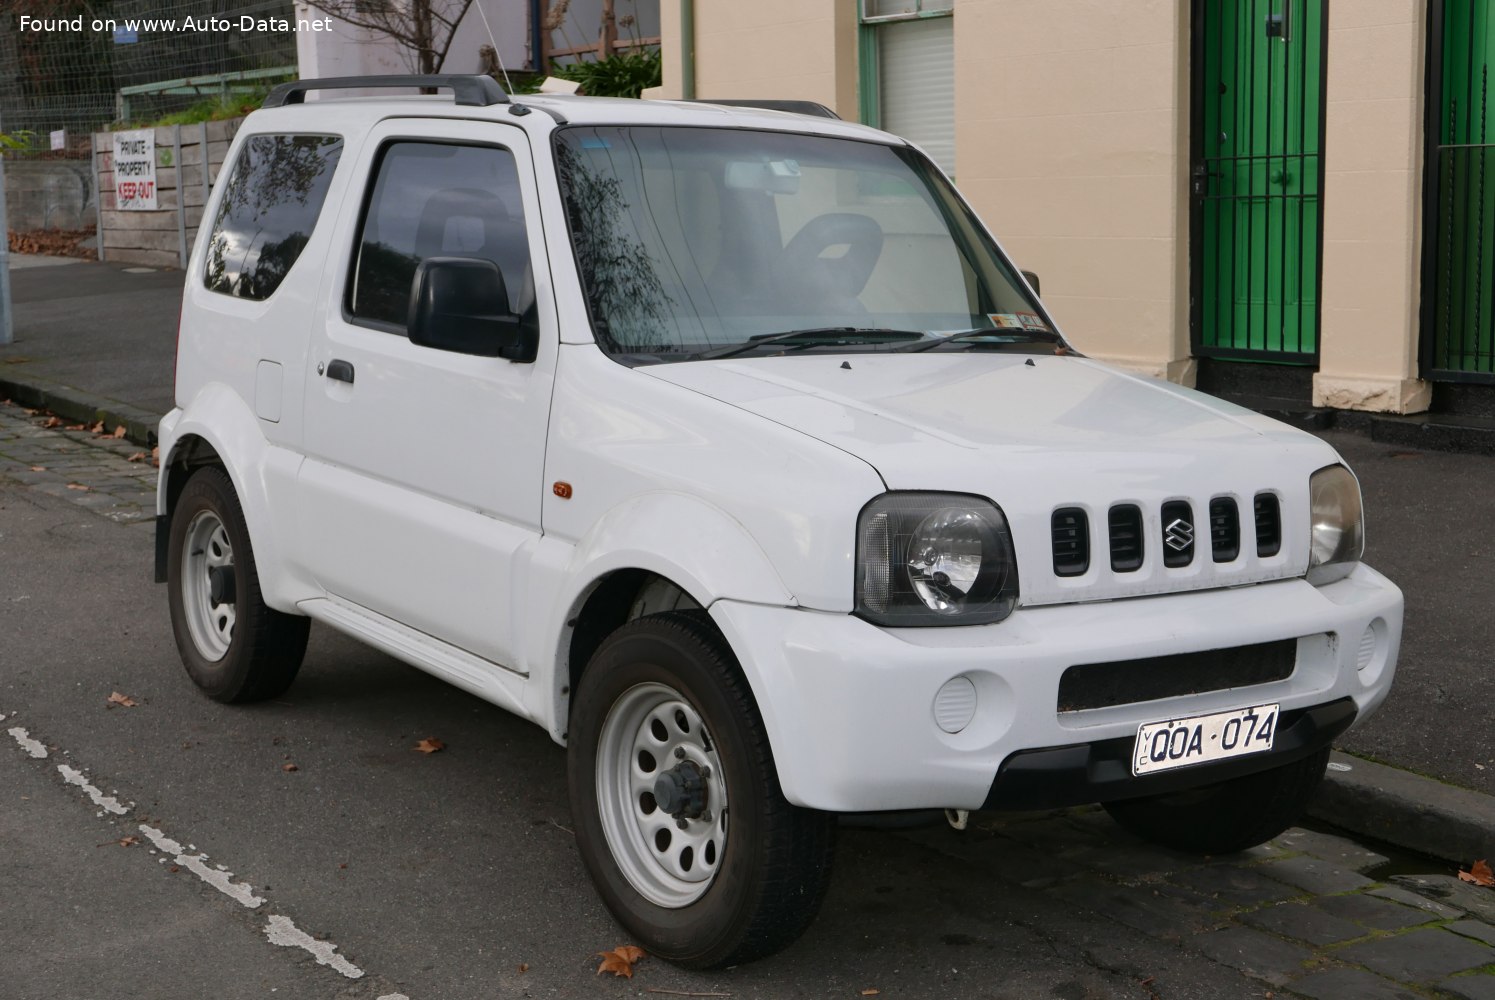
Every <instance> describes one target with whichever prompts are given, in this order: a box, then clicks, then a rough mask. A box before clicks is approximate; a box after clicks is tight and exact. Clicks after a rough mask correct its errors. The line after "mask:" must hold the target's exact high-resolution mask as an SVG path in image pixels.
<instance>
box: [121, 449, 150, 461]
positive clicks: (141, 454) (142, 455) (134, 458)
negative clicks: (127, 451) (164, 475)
mask: <svg viewBox="0 0 1495 1000" xmlns="http://www.w3.org/2000/svg"><path fill="white" fill-rule="evenodd" d="M125 461H126V462H144V461H145V452H143V451H137V452H136V453H135V454H133V455H131V456H130V457H129V458H127V459H125Z"/></svg>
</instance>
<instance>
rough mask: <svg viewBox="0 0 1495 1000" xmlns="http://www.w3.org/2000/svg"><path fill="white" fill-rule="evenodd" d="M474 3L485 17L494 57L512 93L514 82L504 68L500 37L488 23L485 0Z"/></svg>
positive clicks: (505, 85) (486, 29) (473, 1)
mask: <svg viewBox="0 0 1495 1000" xmlns="http://www.w3.org/2000/svg"><path fill="white" fill-rule="evenodd" d="M472 5H473V6H474V7H476V8H477V9H478V17H480V18H482V19H483V30H484V31H486V32H488V44H489V45H492V46H493V58H494V59H496V60H498V71H499V72H500V73H502V74H503V75H504V89H505V90H507V91H508V92H509V93H511V94H512V93H513V92H514V84H512V83H511V82H509V71H508V70H507V69H504V57H503V56H502V55H500V54H499V52H498V39H496V38H494V37H493V28H492V26H490V25H489V24H488V15H487V14H486V13H484V12H483V0H472Z"/></svg>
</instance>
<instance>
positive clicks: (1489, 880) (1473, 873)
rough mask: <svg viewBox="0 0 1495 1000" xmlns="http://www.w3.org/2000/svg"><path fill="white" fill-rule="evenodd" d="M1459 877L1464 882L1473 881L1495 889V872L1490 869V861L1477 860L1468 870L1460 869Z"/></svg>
mask: <svg viewBox="0 0 1495 1000" xmlns="http://www.w3.org/2000/svg"><path fill="white" fill-rule="evenodd" d="M1459 879H1460V880H1461V881H1464V882H1473V883H1474V884H1475V885H1482V886H1485V887H1486V888H1489V889H1495V872H1492V871H1491V870H1490V863H1489V862H1488V861H1476V862H1475V863H1474V864H1472V865H1470V866H1469V870H1468V871H1467V872H1466V871H1464V870H1463V869H1462V868H1461V869H1459Z"/></svg>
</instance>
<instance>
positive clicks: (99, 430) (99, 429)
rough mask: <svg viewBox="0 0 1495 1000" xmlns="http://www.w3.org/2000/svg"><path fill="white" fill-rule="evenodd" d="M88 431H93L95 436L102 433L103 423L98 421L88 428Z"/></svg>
mask: <svg viewBox="0 0 1495 1000" xmlns="http://www.w3.org/2000/svg"><path fill="white" fill-rule="evenodd" d="M89 430H91V431H93V432H94V433H95V434H102V433H104V421H102V420H100V421H99V422H98V423H96V424H94V425H93V426H92V427H90V428H89Z"/></svg>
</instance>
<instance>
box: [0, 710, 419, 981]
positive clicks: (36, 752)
mask: <svg viewBox="0 0 1495 1000" xmlns="http://www.w3.org/2000/svg"><path fill="white" fill-rule="evenodd" d="M14 716H15V713H14V712H12V713H10V716H9V717H10V718H14ZM5 718H7V716H6V715H3V714H0V720H4V719H5ZM9 733H10V735H11V737H12V738H14V739H15V741H16V743H17V744H18V745H19V746H20V748H21V749H22V750H24V751H25V752H26V753H27V754H29V755H30V756H31V757H34V758H36V759H38V760H40V759H42V758H45V757H47V756H48V751H47V748H46V747H45V746H44V745H42V744H41V743H40V742H39V741H37V740H34V739H32V738H31V734H30V733H28V732H27V731H26V730H25V729H23V728H21V727H20V726H14V727H12V728H11V729H10V730H9ZM62 755H63V756H64V757H70V756H72V754H71V753H70V752H69V751H67V750H63V751H62ZM57 771H58V773H60V774H61V775H62V777H63V780H64V781H66V782H67V783H68V784H70V785H77V786H78V787H79V788H81V789H82V790H83V791H84V792H85V793H87V795H88V797H89V799H90V800H91V801H92V802H93V804H94V805H96V806H98V807H99V809H100V810H101V811H100V812H99V813H98V815H99V816H103V815H104V812H109V813H113V814H114V815H116V816H124V815H125V814H127V813H128V812H129V811H130V810H131V809H132V808H134V806H135V803H133V802H132V803H130V804H129V805H124V804H123V803H121V802H120V801H119V799H117V798H115V797H114V796H113V795H105V794H104V793H103V792H102V791H100V790H99V789H98V788H97V787H96V786H94V784H93V783H92V782H90V781H89V780H88V779H87V778H86V777H84V775H83V772H82V771H80V770H78V769H77V768H74V767H70V766H69V765H67V764H58V765H57ZM116 794H117V793H116ZM140 832H141V833H143V834H145V836H146V837H147V838H148V839H149V840H150V841H151V843H152V844H154V845H155V846H156V848H157V849H159V851H160V852H161V855H159V856H157V857H156V861H157V863H158V864H163V865H164V864H165V863H166V862H167V861H168V860H172V861H174V862H175V863H176V864H178V865H181V866H182V867H184V868H186V869H187V870H188V871H190V872H192V873H193V874H194V875H196V876H197V877H198V878H199V879H201V880H202V881H204V882H206V883H207V884H208V885H211V886H212V887H213V888H215V889H217V890H218V891H219V892H221V893H223V894H224V895H226V896H228V897H229V898H231V899H233V900H235V901H236V902H238V903H240V904H242V905H244V906H246V907H248V908H249V909H251V910H252V909H255V908H257V907H259V906H261V905H263V904H264V903H265V900H264V899H263V898H262V897H260V896H256V895H255V894H254V891H253V888H252V887H251V886H250V885H248V884H247V883H243V882H235V881H234V880H233V874H234V873H233V872H231V871H229V870H228V869H227V868H225V867H224V866H223V865H216V866H215V867H216V870H214V869H213V868H209V867H208V866H207V865H206V864H205V862H206V861H207V858H208V856H207V855H206V854H201V853H192V854H188V853H186V851H192V852H196V851H197V847H196V845H193V844H189V845H188V846H187V848H186V849H185V850H184V849H183V847H182V845H181V844H180V843H178V842H177V841H175V840H172V839H171V838H170V837H168V836H166V834H164V833H162V832H161V831H160V830H157V829H156V828H155V827H151V826H147V825H145V824H144V823H142V824H140ZM150 853H151V854H153V855H154V854H156V853H157V852H156V850H152V851H151V852H150ZM265 937H266V938H268V939H269V941H270V943H271V944H275V945H280V946H281V947H286V948H300V949H302V950H303V951H306V952H307V953H309V954H310V955H311V956H312V957H313V958H315V959H316V960H317V963H318V964H319V965H325V966H328V967H329V968H331V969H333V970H334V971H336V972H338V973H339V974H341V975H343V976H346V977H348V978H349V979H361V978H363V974H364V973H363V970H362V969H360V968H359V967H358V966H356V965H354V964H353V963H352V962H350V961H348V960H347V959H346V958H344V957H343V956H342V955H339V954H337V945H335V944H333V943H332V942H331V941H318V940H317V939H316V938H314V937H312V936H311V935H310V934H307V933H306V932H305V931H303V930H301V929H300V928H299V927H297V926H296V924H295V923H294V922H293V921H292V920H291V918H290V917H283V916H280V915H278V914H272V915H271V916H270V918H269V919H268V920H267V921H266V922H265ZM379 1000H410V998H409V997H407V996H405V994H403V993H389V994H385V995H384V996H382V997H380V998H379Z"/></svg>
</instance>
